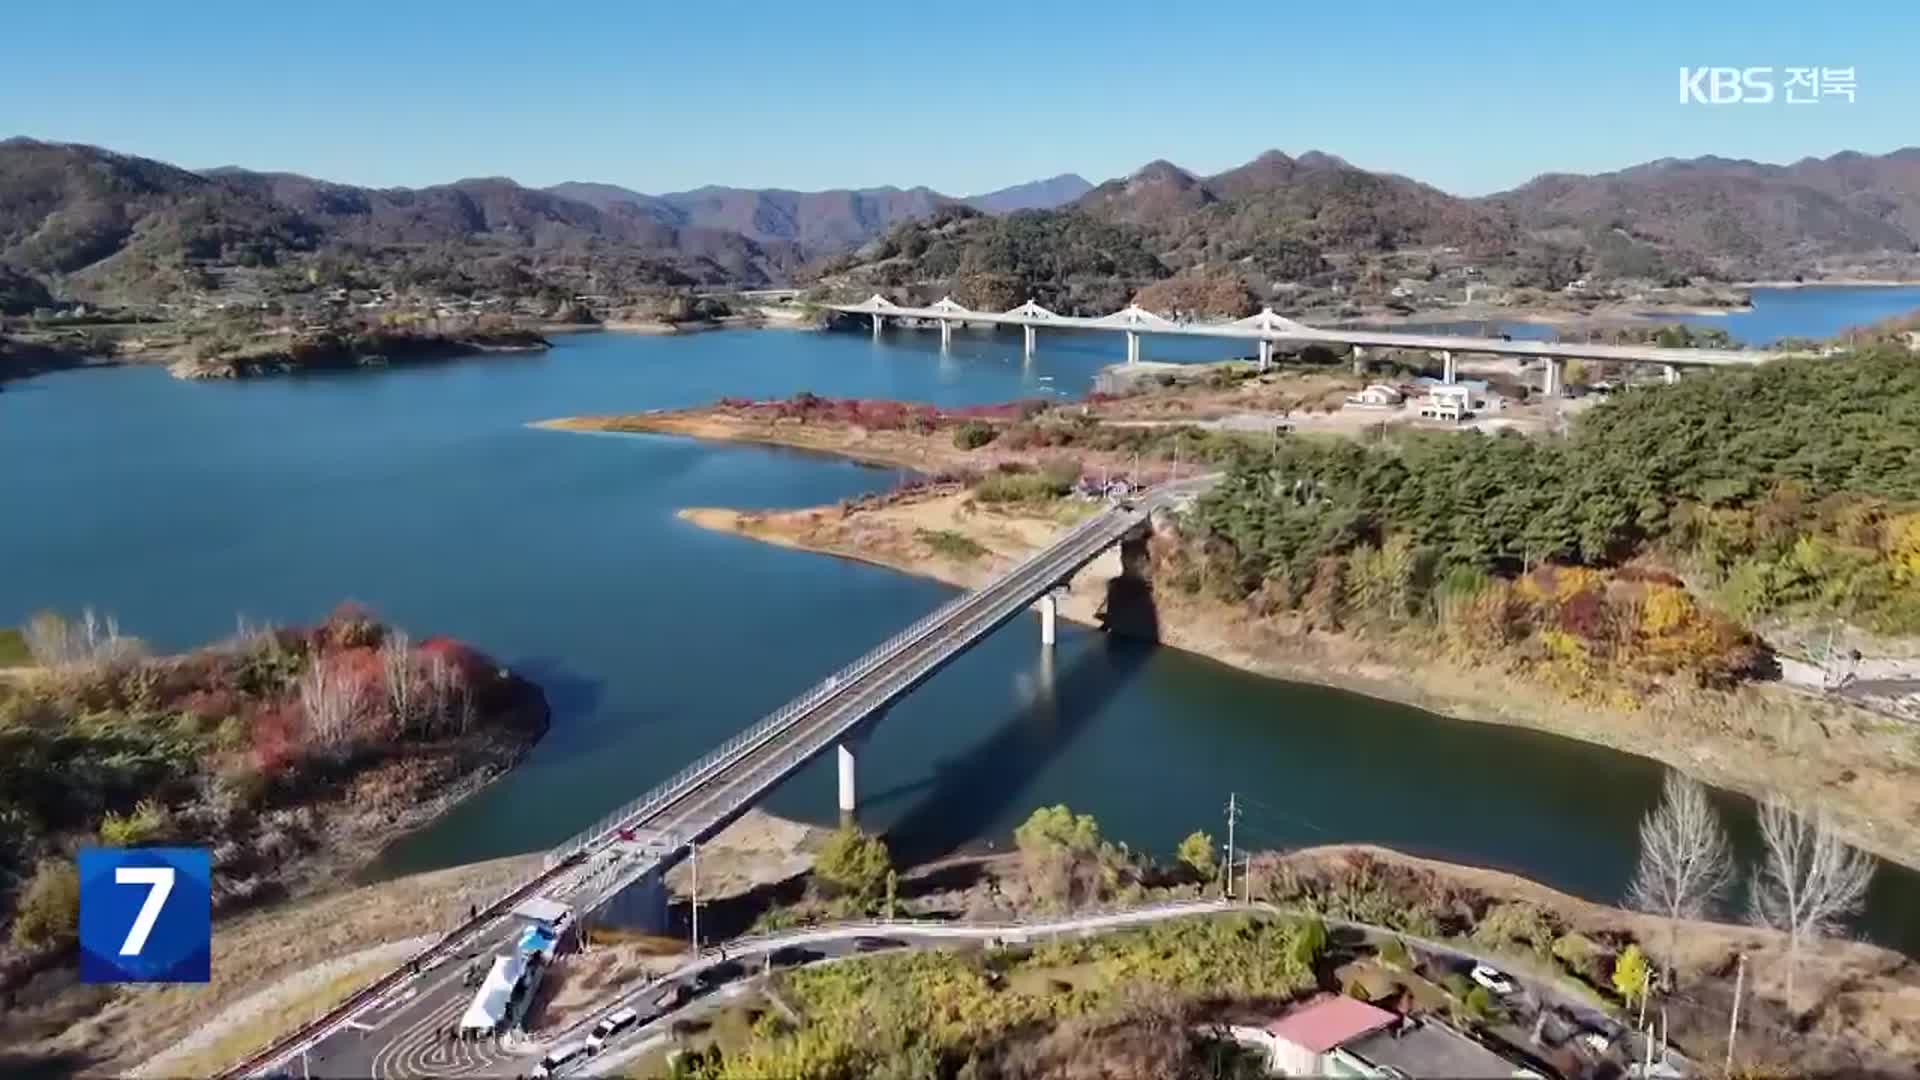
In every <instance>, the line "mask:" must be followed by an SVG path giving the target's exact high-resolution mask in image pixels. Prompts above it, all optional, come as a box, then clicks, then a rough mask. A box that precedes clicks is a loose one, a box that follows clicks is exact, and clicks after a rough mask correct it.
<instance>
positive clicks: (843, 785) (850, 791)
mask: <svg viewBox="0 0 1920 1080" xmlns="http://www.w3.org/2000/svg"><path fill="white" fill-rule="evenodd" d="M834 749H835V754H834V756H835V757H837V758H839V760H840V814H841V816H842V817H851V816H852V815H853V812H854V810H856V809H857V808H859V806H860V791H859V788H858V787H857V786H856V783H855V778H854V759H853V751H852V750H851V749H850V748H848V746H847V744H846V743H841V744H840V745H839V746H837V747H835V748H834Z"/></svg>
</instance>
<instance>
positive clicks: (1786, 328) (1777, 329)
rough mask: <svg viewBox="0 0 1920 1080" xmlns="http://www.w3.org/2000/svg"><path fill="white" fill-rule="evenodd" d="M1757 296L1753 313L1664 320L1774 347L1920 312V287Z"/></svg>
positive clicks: (1812, 288) (1827, 288) (1761, 292)
mask: <svg viewBox="0 0 1920 1080" xmlns="http://www.w3.org/2000/svg"><path fill="white" fill-rule="evenodd" d="M1752 296H1753V309H1752V310H1751V311H1736V312H1733V313H1731V314H1728V315H1711V316H1675V317H1665V316H1662V317H1660V321H1662V322H1676V323H1689V324H1691V325H1695V326H1720V327H1725V328H1726V331H1727V333H1728V335H1730V336H1731V337H1732V338H1733V340H1735V341H1737V342H1740V343H1741V344H1743V345H1771V344H1773V343H1774V342H1776V341H1778V340H1780V339H1781V338H1783V337H1806V338H1830V337H1834V336H1837V335H1839V334H1843V333H1845V332H1846V331H1848V330H1853V329H1858V328H1860V327H1863V326H1867V325H1870V324H1872V323H1877V322H1879V321H1880V320H1882V319H1888V318H1892V317H1893V316H1895V315H1905V314H1907V313H1908V312H1910V311H1916V310H1920V286H1893V285H1889V286H1886V287H1884V288H1866V287H1859V286H1855V287H1851V288H1850V287H1847V286H1844V285H1809V286H1807V287H1805V288H1799V289H1754V290H1753V291H1752Z"/></svg>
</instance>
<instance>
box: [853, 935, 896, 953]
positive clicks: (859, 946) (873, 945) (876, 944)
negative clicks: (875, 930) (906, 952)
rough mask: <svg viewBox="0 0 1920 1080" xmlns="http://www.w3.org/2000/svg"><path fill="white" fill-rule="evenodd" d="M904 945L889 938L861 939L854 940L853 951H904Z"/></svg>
mask: <svg viewBox="0 0 1920 1080" xmlns="http://www.w3.org/2000/svg"><path fill="white" fill-rule="evenodd" d="M906 945H907V943H906V942H904V941H901V940H900V939H899V938H890V937H863V938H855V939H854V941H853V949H854V951H855V952H878V951H880V950H881V949H904V948H906Z"/></svg>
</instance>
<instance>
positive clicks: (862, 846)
mask: <svg viewBox="0 0 1920 1080" xmlns="http://www.w3.org/2000/svg"><path fill="white" fill-rule="evenodd" d="M813 869H814V872H815V873H817V874H818V875H820V877H821V879H822V880H824V881H827V882H829V883H831V884H833V885H835V886H837V887H838V888H840V889H841V890H842V891H844V892H846V893H847V894H849V895H851V896H854V897H858V898H859V899H862V900H873V899H877V898H878V897H879V896H880V894H881V892H882V891H883V890H885V889H886V887H887V875H888V873H890V872H891V871H892V869H893V859H892V857H891V856H890V855H889V854H888V853H887V844H886V841H884V840H882V839H880V838H879V837H877V836H874V835H873V834H872V833H869V832H866V831H865V830H863V829H861V828H860V827H859V826H856V825H851V824H849V825H842V826H840V827H839V828H838V829H835V830H834V831H833V835H831V836H829V837H827V842H826V844H825V845H824V846H822V847H821V849H820V854H819V856H818V857H817V858H816V859H815V860H814V863H813Z"/></svg>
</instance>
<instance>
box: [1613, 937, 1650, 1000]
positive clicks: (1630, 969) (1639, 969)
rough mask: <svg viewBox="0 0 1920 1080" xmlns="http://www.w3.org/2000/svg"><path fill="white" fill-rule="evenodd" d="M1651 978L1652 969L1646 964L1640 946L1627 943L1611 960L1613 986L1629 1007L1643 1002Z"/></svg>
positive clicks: (1644, 954)
mask: <svg viewBox="0 0 1920 1080" xmlns="http://www.w3.org/2000/svg"><path fill="white" fill-rule="evenodd" d="M1651 979H1652V970H1651V969H1650V968H1649V967H1648V965H1647V954H1646V953H1644V952H1642V951H1640V946H1638V945H1629V946H1627V947H1626V948H1624V949H1622V950H1620V955H1619V956H1617V957H1615V958H1614V961H1613V988H1614V990H1615V991H1616V992H1618V993H1619V995H1620V999H1621V1000H1622V1001H1625V1002H1626V1003H1627V1005H1628V1006H1629V1007H1631V1006H1633V1005H1634V1004H1635V1003H1636V1002H1645V1001H1646V998H1647V986H1648V984H1649V982H1650V981H1651Z"/></svg>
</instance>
